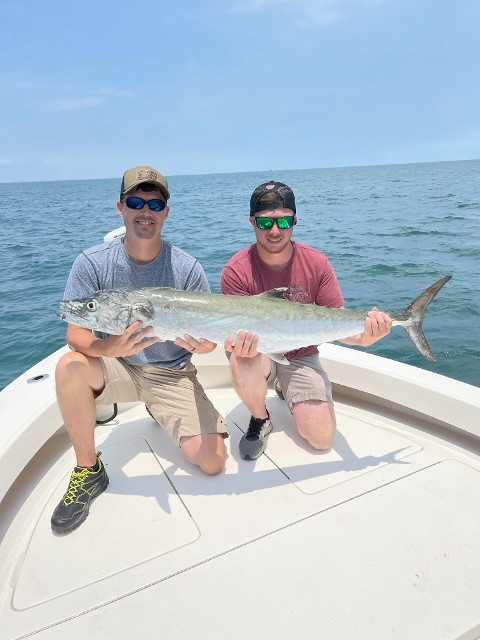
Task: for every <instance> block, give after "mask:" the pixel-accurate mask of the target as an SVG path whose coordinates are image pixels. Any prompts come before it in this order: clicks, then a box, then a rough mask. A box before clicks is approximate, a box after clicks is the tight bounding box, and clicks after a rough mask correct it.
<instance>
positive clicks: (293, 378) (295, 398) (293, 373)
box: [267, 355, 333, 410]
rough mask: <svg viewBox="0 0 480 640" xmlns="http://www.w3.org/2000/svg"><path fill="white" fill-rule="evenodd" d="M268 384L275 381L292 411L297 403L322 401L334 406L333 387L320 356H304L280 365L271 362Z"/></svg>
mask: <svg viewBox="0 0 480 640" xmlns="http://www.w3.org/2000/svg"><path fill="white" fill-rule="evenodd" d="M271 363H272V368H271V370H270V375H269V376H268V378H267V382H272V381H275V383H276V385H278V387H279V388H280V390H281V392H282V394H283V397H284V398H285V402H286V403H287V405H288V407H289V408H290V410H292V406H293V405H294V404H295V403H297V402H305V400H321V401H322V402H329V403H330V404H333V398H332V385H331V383H330V380H329V379H328V376H327V373H326V371H325V370H324V369H323V367H322V365H321V364H320V358H319V357H318V355H310V356H302V357H301V358H298V359H297V360H290V364H280V363H278V362H274V361H273V360H271Z"/></svg>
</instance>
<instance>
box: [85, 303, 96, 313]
mask: <svg viewBox="0 0 480 640" xmlns="http://www.w3.org/2000/svg"><path fill="white" fill-rule="evenodd" d="M86 306H87V309H88V311H96V310H97V302H96V301H95V300H89V301H88V302H87V305H86Z"/></svg>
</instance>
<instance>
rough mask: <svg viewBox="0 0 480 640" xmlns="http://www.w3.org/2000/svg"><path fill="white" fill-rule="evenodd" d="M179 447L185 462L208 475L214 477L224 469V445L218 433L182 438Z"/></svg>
mask: <svg viewBox="0 0 480 640" xmlns="http://www.w3.org/2000/svg"><path fill="white" fill-rule="evenodd" d="M180 446H181V449H182V451H183V455H184V456H185V457H186V458H187V460H188V461H189V462H191V463H192V464H195V465H197V466H198V467H200V469H201V470H202V471H203V472H204V473H206V474H208V475H216V474H218V473H220V472H221V471H222V470H223V468H224V467H225V457H226V455H225V444H224V442H223V437H222V436H221V435H220V434H218V433H207V434H205V435H202V436H184V437H182V438H181V440H180Z"/></svg>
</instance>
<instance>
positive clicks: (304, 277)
mask: <svg viewBox="0 0 480 640" xmlns="http://www.w3.org/2000/svg"><path fill="white" fill-rule="evenodd" d="M292 244H293V255H292V257H291V259H290V261H289V263H288V264H287V265H286V266H285V267H284V268H283V269H280V270H278V269H272V268H271V267H269V266H268V265H266V264H265V262H263V260H262V259H261V258H260V256H259V255H258V250H257V245H256V244H252V245H251V246H249V247H245V249H242V250H241V251H239V252H238V253H236V254H235V255H234V256H233V257H232V258H230V260H229V261H228V262H227V264H226V265H225V266H224V267H223V270H222V276H221V279H220V288H221V290H222V293H225V294H228V295H234V296H254V295H257V294H259V293H263V292H264V291H269V290H270V289H276V288H278V287H290V290H289V292H288V293H287V296H286V297H287V298H289V299H291V300H295V301H297V302H304V303H312V302H314V303H315V304H317V305H319V306H321V307H341V306H342V305H343V302H344V301H343V296H342V292H341V291H340V286H339V284H338V280H337V276H336V275H335V271H334V270H333V267H332V265H331V264H330V262H329V261H328V259H327V258H326V256H324V255H323V253H321V252H320V251H318V250H317V249H314V248H313V247H310V246H308V245H306V244H302V243H300V242H292ZM315 353H318V349H317V347H316V345H311V346H308V347H302V348H301V349H298V350H297V351H292V352H289V353H288V354H285V355H286V357H287V358H288V359H289V360H293V359H294V358H298V357H300V356H304V355H311V354H315Z"/></svg>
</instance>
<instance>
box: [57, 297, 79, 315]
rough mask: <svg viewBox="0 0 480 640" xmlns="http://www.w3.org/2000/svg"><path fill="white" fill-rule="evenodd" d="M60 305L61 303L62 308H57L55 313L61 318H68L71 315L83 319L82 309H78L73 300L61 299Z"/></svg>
mask: <svg viewBox="0 0 480 640" xmlns="http://www.w3.org/2000/svg"><path fill="white" fill-rule="evenodd" d="M59 305H60V309H57V311H55V313H56V315H57V316H58V317H59V318H60V319H61V320H67V319H68V318H69V317H74V318H82V319H83V315H82V314H81V313H80V310H78V309H76V308H75V305H73V304H72V303H71V302H66V301H65V300H61V301H60V302H59ZM81 306H83V305H81Z"/></svg>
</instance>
